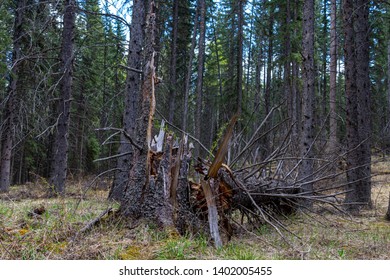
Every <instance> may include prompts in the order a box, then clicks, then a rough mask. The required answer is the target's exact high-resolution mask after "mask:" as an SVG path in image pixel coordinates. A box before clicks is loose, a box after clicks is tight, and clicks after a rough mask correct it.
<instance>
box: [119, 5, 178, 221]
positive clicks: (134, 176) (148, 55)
mask: <svg viewBox="0 0 390 280" xmlns="http://www.w3.org/2000/svg"><path fill="white" fill-rule="evenodd" d="M149 6H150V7H149V9H148V14H147V17H146V27H145V40H144V54H145V63H146V65H145V66H144V67H143V72H144V74H143V81H142V88H141V95H140V96H139V100H138V104H139V106H140V111H139V114H140V115H139V118H138V119H137V122H136V127H135V134H134V135H135V138H134V142H135V143H136V145H137V147H138V148H137V149H135V150H134V156H133V159H132V167H131V170H130V172H129V181H128V182H127V185H126V188H125V191H124V193H123V194H122V195H123V199H122V203H121V212H122V214H123V215H125V216H129V217H132V218H135V219H137V218H141V217H145V218H148V219H150V220H151V221H155V222H157V223H159V224H162V225H164V226H170V225H172V223H173V221H172V215H169V214H168V213H167V211H168V210H169V209H168V208H167V207H166V204H167V196H169V191H168V190H167V189H166V188H165V187H166V185H163V186H161V185H160V184H159V182H158V181H156V179H155V177H154V176H151V157H152V154H153V152H152V151H151V149H150V144H151V134H152V126H153V117H154V112H155V106H156V100H155V95H154V94H155V92H154V91H155V77H156V76H155V66H154V58H155V49H154V47H155V33H156V18H155V8H154V1H151V2H150V5H149ZM167 146H170V145H167ZM168 149H171V148H169V147H168Z"/></svg>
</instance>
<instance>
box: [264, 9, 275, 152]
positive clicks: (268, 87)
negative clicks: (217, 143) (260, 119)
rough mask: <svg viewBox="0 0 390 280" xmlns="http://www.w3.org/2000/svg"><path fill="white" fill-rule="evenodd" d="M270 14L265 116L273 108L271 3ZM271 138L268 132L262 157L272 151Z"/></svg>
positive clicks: (266, 129)
mask: <svg viewBox="0 0 390 280" xmlns="http://www.w3.org/2000/svg"><path fill="white" fill-rule="evenodd" d="M269 11H270V16H269V22H268V51H267V76H266V82H265V90H264V117H265V116H267V115H268V113H269V112H270V109H271V89H272V68H273V63H272V62H273V59H272V56H273V54H274V53H273V51H274V41H273V40H274V37H273V35H274V33H273V29H274V7H273V5H272V4H271V7H270V10H269ZM269 128H270V120H267V121H266V122H265V124H264V131H268V130H269ZM269 142H270V140H269V135H268V133H267V134H265V135H264V137H263V138H262V151H261V158H262V159H265V158H266V157H267V156H268V155H269V152H270V143H269Z"/></svg>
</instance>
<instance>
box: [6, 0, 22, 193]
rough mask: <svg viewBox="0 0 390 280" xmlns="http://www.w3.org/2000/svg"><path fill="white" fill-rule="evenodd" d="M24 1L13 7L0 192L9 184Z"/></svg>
mask: <svg viewBox="0 0 390 280" xmlns="http://www.w3.org/2000/svg"><path fill="white" fill-rule="evenodd" d="M25 5H26V3H25V1H18V5H17V6H16V7H15V20H14V22H15V25H14V31H13V51H12V65H13V67H12V70H11V75H10V79H11V81H10V84H9V86H8V98H7V100H6V104H5V108H4V112H3V119H4V124H2V126H3V128H2V130H3V131H2V133H1V134H0V136H1V139H0V140H1V158H0V192H7V191H8V190H9V187H10V184H11V159H12V147H13V144H14V135H15V125H16V123H15V116H16V110H17V109H18V107H19V106H18V104H17V102H18V98H17V95H18V92H17V84H18V72H19V66H20V63H21V61H20V60H21V58H22V57H21V56H22V54H21V38H22V37H23V26H22V25H23V16H24V10H25V8H26V7H25Z"/></svg>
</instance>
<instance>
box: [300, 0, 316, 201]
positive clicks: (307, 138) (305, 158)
mask: <svg viewBox="0 0 390 280" xmlns="http://www.w3.org/2000/svg"><path fill="white" fill-rule="evenodd" d="M302 36H303V73H302V77H303V96H302V97H303V98H302V99H303V104H302V120H301V121H302V124H301V125H302V127H301V130H302V135H301V145H300V148H301V157H302V163H301V168H300V179H301V180H302V190H303V191H304V192H309V193H311V192H312V191H313V184H312V183H306V182H307V181H311V179H312V174H313V160H311V158H312V157H313V147H312V146H313V141H314V104H315V103H314V95H315V91H314V85H315V73H314V0H305V1H304V5H303V34H302Z"/></svg>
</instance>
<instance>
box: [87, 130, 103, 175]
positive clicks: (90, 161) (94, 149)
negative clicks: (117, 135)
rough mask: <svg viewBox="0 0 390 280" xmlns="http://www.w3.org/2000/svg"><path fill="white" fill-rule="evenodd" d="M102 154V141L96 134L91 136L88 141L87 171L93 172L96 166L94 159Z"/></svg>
mask: <svg viewBox="0 0 390 280" xmlns="http://www.w3.org/2000/svg"><path fill="white" fill-rule="evenodd" d="M99 155H100V143H99V141H98V139H97V138H96V137H95V136H90V137H89V139H88V143H87V154H86V171H88V172H92V171H94V168H95V163H94V160H96V159H98V157H99Z"/></svg>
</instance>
